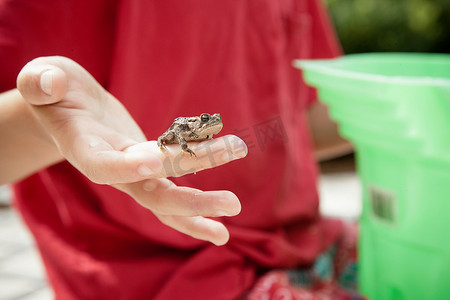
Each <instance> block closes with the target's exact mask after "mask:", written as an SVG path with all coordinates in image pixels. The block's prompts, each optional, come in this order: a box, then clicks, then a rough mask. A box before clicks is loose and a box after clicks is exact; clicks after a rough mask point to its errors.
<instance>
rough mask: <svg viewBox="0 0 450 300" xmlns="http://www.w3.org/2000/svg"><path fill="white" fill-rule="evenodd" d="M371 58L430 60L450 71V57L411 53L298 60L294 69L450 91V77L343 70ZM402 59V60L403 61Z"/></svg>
mask: <svg viewBox="0 0 450 300" xmlns="http://www.w3.org/2000/svg"><path fill="white" fill-rule="evenodd" d="M368 58H376V59H378V60H380V61H386V62H389V61H392V62H399V63H400V62H401V63H412V62H415V60H416V59H419V58H420V59H424V58H426V59H428V60H431V62H430V63H432V64H438V63H445V64H448V66H449V68H450V55H449V54H444V53H411V52H372V53H358V54H348V55H344V56H340V57H337V58H331V59H295V60H294V61H293V66H294V67H295V68H298V69H301V70H305V71H314V72H317V73H322V74H329V75H333V76H336V77H341V78H342V77H344V78H348V79H353V80H357V81H358V80H359V81H371V82H378V83H383V84H395V85H398V84H401V85H424V86H430V85H431V86H441V87H442V86H444V87H449V88H450V78H448V79H447V78H443V77H430V76H408V77H407V76H400V75H398V76H397V75H392V76H390V75H380V74H371V73H364V72H359V71H353V70H345V69H343V68H340V66H343V65H345V64H348V63H351V62H358V61H363V60H364V59H368ZM401 59H403V61H402V60H401Z"/></svg>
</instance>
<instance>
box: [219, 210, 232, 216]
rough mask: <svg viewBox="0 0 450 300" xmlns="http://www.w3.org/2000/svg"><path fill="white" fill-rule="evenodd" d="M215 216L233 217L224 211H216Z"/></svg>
mask: <svg viewBox="0 0 450 300" xmlns="http://www.w3.org/2000/svg"><path fill="white" fill-rule="evenodd" d="M216 216H217V217H231V216H233V215H232V214H230V213H228V212H226V211H224V210H218V211H216Z"/></svg>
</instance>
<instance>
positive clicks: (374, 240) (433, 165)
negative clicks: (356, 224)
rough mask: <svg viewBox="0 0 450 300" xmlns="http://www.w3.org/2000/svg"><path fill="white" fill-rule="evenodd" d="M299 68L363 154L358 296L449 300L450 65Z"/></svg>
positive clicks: (358, 63)
mask: <svg viewBox="0 0 450 300" xmlns="http://www.w3.org/2000/svg"><path fill="white" fill-rule="evenodd" d="M295 66H297V67H299V68H301V69H302V70H303V73H304V78H305V80H306V82H307V83H309V84H310V85H312V86H315V87H316V88H317V90H318V95H319V98H320V99H321V100H322V101H323V102H325V103H326V104H327V105H328V106H329V109H330V115H331V117H332V118H333V119H334V120H336V121H337V122H338V124H339V128H340V131H341V133H342V135H343V136H345V137H346V138H347V139H349V140H350V141H351V142H352V143H353V144H354V146H355V149H356V157H357V167H358V173H359V176H360V177H361V182H362V185H363V186H362V190H363V195H362V197H363V212H362V216H361V219H360V240H359V276H360V277H359V283H360V289H361V292H362V293H363V294H364V295H366V296H368V297H369V298H370V299H373V300H378V299H382V300H389V299H396V300H398V299H421V300H423V299H450V55H446V54H413V53H409V54H407V53H370V54H356V55H348V56H344V57H341V58H338V59H333V60H298V61H295Z"/></svg>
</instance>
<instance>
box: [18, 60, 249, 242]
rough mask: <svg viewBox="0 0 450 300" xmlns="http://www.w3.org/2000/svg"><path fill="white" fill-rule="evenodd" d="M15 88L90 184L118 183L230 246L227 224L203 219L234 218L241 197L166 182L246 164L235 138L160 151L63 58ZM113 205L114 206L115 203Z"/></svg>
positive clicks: (181, 226) (180, 223)
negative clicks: (187, 152) (189, 152)
mask: <svg viewBox="0 0 450 300" xmlns="http://www.w3.org/2000/svg"><path fill="white" fill-rule="evenodd" d="M17 86H18V88H19V91H20V92H21V94H22V96H23V97H24V98H25V100H26V101H27V102H28V103H30V104H31V105H32V108H33V111H34V113H35V114H36V116H37V117H38V119H39V120H40V122H41V124H42V125H43V127H44V128H45V130H46V131H47V133H48V134H49V135H50V136H51V137H52V138H53V140H54V142H55V145H56V147H58V149H59V151H60V153H61V155H62V156H63V157H64V158H65V159H67V160H68V161H69V162H70V163H71V164H72V165H73V166H75V167H76V168H77V169H78V170H80V172H82V173H83V174H84V175H86V176H87V177H88V178H89V179H90V180H92V181H93V182H96V183H100V184H109V185H113V186H115V187H116V188H118V189H120V190H122V191H124V192H126V193H128V194H129V195H131V196H132V197H133V198H134V199H135V200H136V201H138V202H139V203H140V204H142V205H143V206H145V207H146V208H148V209H150V210H151V211H152V212H153V213H155V215H156V216H157V217H158V218H159V219H160V220H161V221H162V222H163V223H165V224H166V225H168V226H171V227H172V228H174V229H176V230H179V231H181V232H184V233H186V234H188V235H190V236H193V237H195V238H198V239H202V240H208V241H211V242H213V243H215V244H218V245H220V244H224V243H226V242H227V241H228V238H229V234H228V231H227V230H226V228H225V227H224V226H223V224H221V223H219V222H216V221H214V220H211V219H206V218H204V217H211V216H224V215H229V216H232V215H236V214H238V213H239V211H240V203H239V200H238V199H237V197H236V196H235V195H234V194H233V193H231V192H228V191H211V192H203V191H199V190H196V189H191V188H186V187H177V186H175V185H174V184H173V183H171V182H170V181H169V180H168V179H166V177H171V176H181V175H184V174H187V173H193V172H196V171H199V170H202V169H206V168H212V167H216V166H219V165H221V164H224V163H227V162H229V161H231V160H234V159H238V158H242V157H244V156H245V155H246V153H247V149H246V146H245V144H244V142H243V141H242V140H240V139H239V138H238V137H236V136H225V137H221V138H218V139H214V140H209V141H205V142H202V143H194V144H193V145H192V146H190V147H191V148H192V149H193V150H194V151H195V153H197V156H198V159H195V158H191V157H190V156H189V155H183V154H181V153H180V151H179V146H178V147H176V145H168V150H167V151H161V150H160V149H159V147H157V145H156V142H155V141H151V142H146V138H145V136H144V134H143V133H142V131H141V130H140V128H139V127H138V126H137V124H136V123H135V122H134V120H133V118H132V117H131V116H130V115H129V114H128V112H127V110H126V109H125V108H124V107H123V106H122V104H121V103H120V102H119V101H118V100H117V99H115V98H114V97H113V96H112V95H111V94H109V93H108V92H107V91H106V90H105V89H103V88H102V87H101V86H100V84H98V83H97V81H96V80H95V79H94V78H93V77H92V76H91V75H90V74H89V73H88V72H87V71H86V70H85V69H83V68H82V67H81V66H80V65H78V64H76V63H75V62H73V61H72V60H70V59H67V58H63V57H43V58H38V59H35V60H33V61H31V62H30V63H28V64H27V65H26V66H25V67H24V68H23V69H22V71H21V72H20V74H19V76H18V79H17ZM112 205H113V204H112Z"/></svg>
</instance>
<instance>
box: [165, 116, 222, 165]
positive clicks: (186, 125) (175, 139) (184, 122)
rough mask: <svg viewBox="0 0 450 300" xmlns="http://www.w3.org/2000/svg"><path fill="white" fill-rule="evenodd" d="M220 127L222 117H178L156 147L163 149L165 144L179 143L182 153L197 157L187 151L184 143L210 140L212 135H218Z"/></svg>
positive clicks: (189, 150) (187, 148)
mask: <svg viewBox="0 0 450 300" xmlns="http://www.w3.org/2000/svg"><path fill="white" fill-rule="evenodd" d="M222 127H223V123H222V117H221V116H220V115H219V114H213V115H210V114H201V115H200V117H179V118H176V119H175V120H174V121H173V124H172V126H170V128H169V129H167V131H166V132H164V133H163V134H162V135H161V136H160V137H159V138H158V146H159V148H161V149H164V148H165V145H166V144H174V143H179V144H180V146H181V150H182V151H185V152H187V153H189V154H190V155H191V156H192V155H193V156H195V157H197V155H195V153H194V151H192V150H191V149H189V147H188V145H187V143H186V142H189V141H202V140H206V139H212V136H213V134H218V133H219V132H220V130H222Z"/></svg>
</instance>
